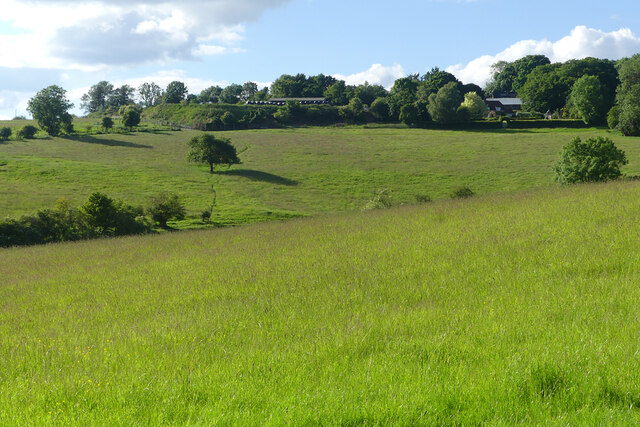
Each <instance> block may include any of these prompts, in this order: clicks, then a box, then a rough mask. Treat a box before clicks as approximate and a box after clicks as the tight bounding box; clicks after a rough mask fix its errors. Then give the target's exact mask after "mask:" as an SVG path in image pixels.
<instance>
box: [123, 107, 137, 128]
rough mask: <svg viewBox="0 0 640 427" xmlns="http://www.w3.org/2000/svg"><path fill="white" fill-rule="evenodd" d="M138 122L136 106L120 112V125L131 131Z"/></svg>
mask: <svg viewBox="0 0 640 427" xmlns="http://www.w3.org/2000/svg"><path fill="white" fill-rule="evenodd" d="M139 124H140V112H139V111H138V110H137V109H136V108H127V109H125V110H124V113H123V114H122V125H123V126H125V127H128V128H129V131H132V130H133V128H134V127H135V126H138V125H139Z"/></svg>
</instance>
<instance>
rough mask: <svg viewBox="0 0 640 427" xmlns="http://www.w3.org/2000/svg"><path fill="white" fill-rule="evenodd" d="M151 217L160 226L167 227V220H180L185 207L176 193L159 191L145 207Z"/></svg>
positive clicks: (183, 214)
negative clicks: (149, 204) (147, 206)
mask: <svg viewBox="0 0 640 427" xmlns="http://www.w3.org/2000/svg"><path fill="white" fill-rule="evenodd" d="M147 212H148V213H149V215H151V218H152V219H153V220H154V221H155V222H157V223H158V225H159V226H160V227H162V228H167V221H169V220H171V219H175V220H181V219H184V216H185V213H186V211H185V208H184V205H183V204H182V202H180V199H179V198H178V195H177V194H171V193H167V192H163V193H160V194H159V195H157V196H156V197H154V198H153V199H152V200H151V206H150V207H149V208H148V209H147Z"/></svg>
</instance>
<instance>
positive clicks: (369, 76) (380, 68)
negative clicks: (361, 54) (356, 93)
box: [333, 64, 405, 89]
mask: <svg viewBox="0 0 640 427" xmlns="http://www.w3.org/2000/svg"><path fill="white" fill-rule="evenodd" d="M404 76H405V73H404V69H403V68H402V66H401V65H399V64H395V65H393V66H391V67H385V66H384V65H382V64H373V65H372V66H371V67H370V68H369V69H368V70H366V71H362V72H360V73H355V74H350V75H347V76H345V75H342V74H334V75H333V77H335V78H336V79H339V80H344V81H345V82H346V83H347V84H349V85H359V84H362V83H364V82H365V81H366V82H369V83H370V84H378V85H382V86H384V87H386V88H387V89H388V88H390V87H391V86H393V82H395V81H396V79H399V78H401V77H404Z"/></svg>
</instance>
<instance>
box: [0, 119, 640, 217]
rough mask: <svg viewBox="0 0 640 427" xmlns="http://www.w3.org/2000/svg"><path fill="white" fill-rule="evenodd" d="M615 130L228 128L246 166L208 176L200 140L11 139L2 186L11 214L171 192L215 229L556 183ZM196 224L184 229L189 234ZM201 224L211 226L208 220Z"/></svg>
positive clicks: (0, 205) (165, 135) (0, 153)
mask: <svg viewBox="0 0 640 427" xmlns="http://www.w3.org/2000/svg"><path fill="white" fill-rule="evenodd" d="M603 133H605V131H602V130H597V129H586V130H553V131H552V130H535V131H529V132H522V131H520V130H497V131H494V132H486V131H483V132H460V131H437V130H423V129H406V128H404V129H403V128H394V127H392V128H384V127H382V128H380V127H377V128H371V129H369V128H362V127H346V128H300V129H284V130H256V131H234V132H225V136H226V137H229V138H231V140H232V141H233V143H234V144H235V145H236V147H238V148H239V149H241V150H243V149H245V148H247V151H245V152H244V153H243V154H242V156H241V158H242V161H243V164H242V165H239V166H237V167H234V168H232V169H230V170H228V171H222V172H219V173H216V174H213V175H211V174H209V173H208V171H207V169H208V168H207V166H204V165H196V164H189V163H187V161H186V153H187V144H186V143H187V141H188V140H189V139H190V138H191V137H193V136H194V135H196V134H197V133H195V132H189V131H182V132H164V131H163V132H160V133H151V132H142V133H133V134H110V135H89V136H78V137H73V138H52V139H47V140H45V139H36V140H27V141H10V142H9V143H7V144H2V145H0V161H4V162H6V166H4V167H3V169H2V170H3V173H2V177H3V179H2V180H0V217H5V216H18V215H22V214H29V213H33V212H35V211H36V210H37V209H40V208H43V207H50V206H53V205H54V203H55V201H56V200H57V199H58V198H61V197H66V198H68V199H70V201H71V203H72V204H75V205H77V204H80V203H82V202H83V201H84V200H85V199H86V197H87V196H88V195H89V194H91V193H92V192H93V191H102V192H104V193H106V194H109V195H110V196H112V197H115V198H120V199H123V200H126V201H127V202H129V203H133V204H140V205H146V204H148V203H149V199H150V198H151V197H152V196H153V195H155V194H157V193H159V192H161V191H170V192H174V193H177V194H179V195H180V196H181V197H183V200H184V202H185V203H186V206H187V210H188V214H189V215H191V216H193V217H197V216H198V215H199V214H200V212H202V211H203V210H204V209H205V208H207V207H208V206H209V205H210V203H211V198H212V192H211V186H212V185H213V186H214V188H215V189H216V193H217V195H218V199H217V200H218V205H217V207H216V209H215V210H214V213H213V216H212V220H213V221H214V223H216V224H220V225H225V224H239V223H247V222H255V221H263V220H268V219H271V218H273V217H274V216H277V217H280V218H290V217H295V216H308V215H316V214H319V213H327V212H339V211H346V210H360V209H362V208H363V207H364V206H365V205H366V204H367V202H368V201H369V200H370V199H371V198H372V197H373V195H374V194H376V193H377V192H379V191H380V190H383V189H386V190H388V192H389V193H390V194H391V197H392V198H393V201H394V203H395V204H405V203H415V197H416V195H429V196H430V197H432V198H434V199H438V198H446V197H448V195H449V194H450V193H451V191H452V190H453V189H455V188H457V187H460V186H462V185H467V186H469V187H470V188H471V189H472V190H473V191H474V192H475V193H477V194H487V193H493V192H511V191H519V190H523V189H527V188H534V187H544V186H551V185H554V183H553V171H552V167H553V165H554V164H555V162H556V161H557V158H558V155H559V152H560V150H561V147H562V145H564V144H565V143H566V142H567V141H569V140H570V139H571V137H573V136H574V135H580V136H582V137H590V136H596V135H602V134H603ZM612 137H613V139H614V140H615V142H616V143H617V144H618V145H619V146H620V147H621V148H623V149H624V150H625V151H626V152H627V157H628V158H629V160H630V165H629V166H628V167H627V168H626V169H625V172H627V173H631V174H638V173H640V162H638V161H637V159H638V158H639V157H640V145H638V144H637V141H638V139H637V138H622V137H619V136H616V135H612ZM196 225H197V224H196V223H195V222H194V220H193V219H189V220H188V221H187V222H185V223H177V224H174V226H175V227H177V228H190V227H194V226H196ZM199 226H204V225H203V224H200V225H199Z"/></svg>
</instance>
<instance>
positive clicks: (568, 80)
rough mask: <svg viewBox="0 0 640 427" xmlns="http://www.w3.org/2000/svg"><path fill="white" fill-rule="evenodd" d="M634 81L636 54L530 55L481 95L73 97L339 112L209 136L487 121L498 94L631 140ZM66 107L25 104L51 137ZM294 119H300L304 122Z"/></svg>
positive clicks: (177, 86)
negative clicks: (284, 127)
mask: <svg viewBox="0 0 640 427" xmlns="http://www.w3.org/2000/svg"><path fill="white" fill-rule="evenodd" d="M639 76H640V55H635V56H633V57H631V58H624V59H622V60H619V61H611V60H607V59H597V58H584V59H577V60H570V61H566V62H563V63H553V64H552V63H551V61H550V60H549V58H547V57H546V56H543V55H529V56H526V57H524V58H521V59H518V60H516V61H513V62H498V63H496V64H494V65H493V67H492V78H491V80H490V81H489V83H488V84H487V85H486V86H485V88H481V87H480V86H478V85H476V84H464V83H463V82H461V81H460V80H458V79H457V78H456V77H455V76H454V75H453V74H451V73H449V72H447V71H444V70H440V69H439V68H437V67H436V68H433V69H432V70H430V71H429V72H427V73H425V74H422V75H421V74H419V73H417V74H411V75H409V76H407V77H403V78H399V79H397V80H396V81H395V82H394V84H393V86H392V87H391V88H390V89H389V90H387V89H386V88H384V87H383V86H381V85H377V84H369V83H368V82H365V83H363V84H360V85H348V84H346V82H345V81H344V80H338V79H336V78H335V77H332V76H327V75H324V74H318V75H315V76H306V75H305V74H301V73H300V74H296V75H289V74H283V75H281V76H280V77H279V78H277V79H276V80H275V81H274V82H273V83H272V84H271V86H270V87H265V88H262V89H259V88H258V85H257V84H256V83H255V82H245V83H244V84H242V85H241V84H231V85H229V86H227V87H225V88H222V87H220V86H211V87H209V88H206V89H204V90H203V91H201V92H200V93H199V94H190V93H189V91H188V88H187V87H186V85H185V84H184V83H183V82H180V81H173V82H171V83H169V84H168V85H167V87H166V88H164V89H163V88H161V87H160V86H158V85H157V84H155V83H153V82H145V83H143V84H141V85H140V86H139V87H138V88H137V89H134V88H132V87H130V86H128V85H123V86H120V87H114V86H113V85H112V84H111V83H109V82H107V81H101V82H99V83H97V84H95V85H94V86H92V87H91V88H90V89H89V91H88V92H87V93H86V94H84V95H83V96H82V104H81V107H82V108H83V109H84V110H85V111H86V112H87V113H89V114H91V113H100V114H106V115H113V114H116V113H118V112H119V113H120V114H122V113H123V110H122V109H123V108H129V109H130V110H136V111H138V112H140V111H141V110H142V109H143V108H148V107H153V106H157V105H160V104H167V105H171V104H182V105H188V104H207V105H210V104H219V105H231V104H243V103H246V102H247V101H267V100H269V99H271V98H304V97H324V98H325V99H326V100H327V101H328V102H329V104H331V105H332V106H335V107H339V109H338V110H333V111H329V110H322V109H317V108H315V109H313V110H312V111H311V110H310V109H300V108H297V107H296V106H292V105H287V106H285V107H284V108H281V109H279V110H278V111H277V113H273V114H272V113H265V114H261V113H256V112H252V113H251V114H252V115H251V117H249V116H247V117H243V118H238V117H236V118H233V117H230V115H232V114H231V113H230V114H227V116H229V117H227V120H226V121H227V123H226V124H224V123H223V124H224V126H222V125H220V124H213V125H212V126H213V128H214V129H213V130H218V129H226V128H230V127H232V126H234V123H235V122H238V121H241V120H245V121H251V120H253V121H254V122H256V123H266V122H267V121H268V120H271V119H273V120H275V121H277V122H279V123H283V124H294V123H299V122H301V121H302V122H304V121H305V120H307V119H309V120H308V122H309V123H314V122H322V121H323V120H324V121H328V120H333V119H336V120H341V119H343V120H345V121H348V122H358V121H362V120H364V118H369V119H373V120H376V121H382V122H386V121H401V122H403V123H406V124H409V125H419V124H420V123H426V122H431V121H433V122H436V123H442V124H451V123H460V122H466V121H469V120H479V119H485V118H487V114H488V109H487V108H486V104H485V102H484V99H485V98H486V97H490V96H493V95H496V94H499V93H504V92H506V93H509V94H511V95H510V96H516V95H517V96H519V97H520V98H521V99H522V101H523V109H524V111H525V112H530V113H537V115H533V117H536V116H546V117H547V118H558V119H580V120H582V121H584V122H585V123H587V124H589V125H599V124H605V123H608V124H609V126H610V127H612V128H618V129H620V130H621V131H622V132H623V133H624V134H625V135H638V134H640V107H638V105H639V104H640V103H639V102H638V101H640V86H639V83H638V82H639V81H640V78H639ZM71 106H72V104H71V103H70V102H69V101H68V100H67V99H66V97H65V92H64V90H63V89H61V88H59V87H58V86H50V87H48V88H45V89H43V90H42V91H41V92H39V93H38V95H36V97H34V98H32V99H31V100H30V102H29V107H28V110H29V111H30V112H31V113H32V114H33V116H34V118H35V119H36V120H37V121H38V123H40V127H42V128H43V129H44V130H45V131H46V132H47V133H49V134H51V135H56V134H58V133H59V132H60V131H61V130H62V131H65V132H68V131H69V130H70V129H72V127H71V126H72V125H71V115H70V114H69V113H68V110H69V109H70V108H71ZM307 110H309V111H307ZM302 111H306V112H308V113H309V114H308V116H309V117H306V115H303V114H302ZM132 114H134V115H135V113H132ZM494 114H495V113H494ZM223 115H224V113H223V114H221V115H220V117H218V119H219V121H220V122H221V123H222V122H224V120H223V117H222V116H223ZM262 116H265V117H262ZM266 116H269V117H266ZM314 116H322V120H314ZM316 119H317V117H316ZM129 127H130V126H129Z"/></svg>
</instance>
